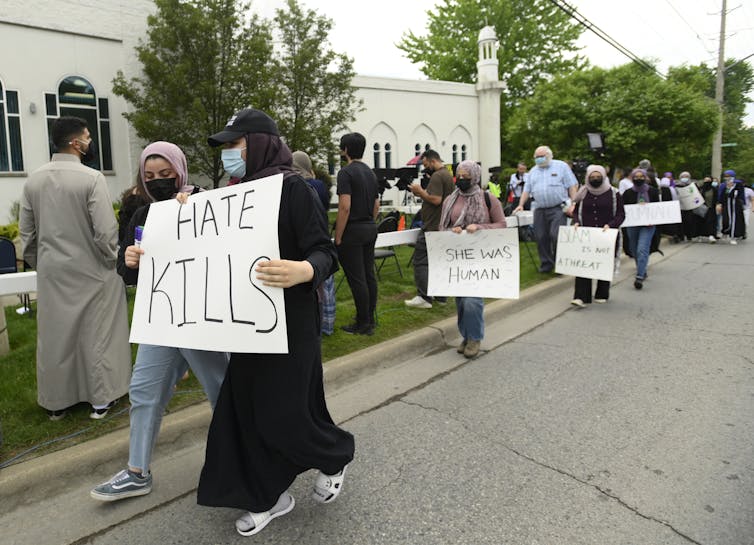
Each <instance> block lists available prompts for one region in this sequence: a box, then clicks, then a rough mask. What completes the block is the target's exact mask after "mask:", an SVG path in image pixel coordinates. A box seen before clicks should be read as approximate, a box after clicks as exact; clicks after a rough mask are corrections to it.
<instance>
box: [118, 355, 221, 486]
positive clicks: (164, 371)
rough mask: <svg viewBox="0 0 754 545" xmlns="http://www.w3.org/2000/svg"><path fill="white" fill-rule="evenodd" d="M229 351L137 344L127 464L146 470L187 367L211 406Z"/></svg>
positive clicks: (215, 398)
mask: <svg viewBox="0 0 754 545" xmlns="http://www.w3.org/2000/svg"><path fill="white" fill-rule="evenodd" d="M228 359H229V355H228V354H227V353H225V352H208V351H206V350H194V349H191V348H174V347H171V346H155V345H151V344H140V345H139V350H138V352H137V353H136V363H135V364H134V370H133V375H131V387H130V389H129V397H130V398H131V435H130V443H129V458H128V465H129V467H132V468H138V469H141V470H142V472H146V471H148V470H149V463H150V461H151V458H152V450H153V449H154V444H155V442H156V441H157V434H158V433H159V431H160V424H162V415H163V413H164V412H165V407H167V405H168V402H169V401H170V398H171V397H173V391H174V387H175V384H176V382H178V380H179V379H180V378H181V376H182V375H183V373H185V372H186V370H187V369H188V367H191V370H192V371H193V372H194V374H195V375H196V378H197V379H199V382H201V384H202V386H203V387H204V391H205V393H206V394H207V398H208V399H209V402H210V404H211V405H212V407H213V408H214V406H215V403H216V402H217V396H218V395H219V393H220V386H222V383H223V380H224V379H225V371H226V369H227V368H228Z"/></svg>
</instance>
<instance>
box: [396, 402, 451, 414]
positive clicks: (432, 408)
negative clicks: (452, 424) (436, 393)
mask: <svg viewBox="0 0 754 545" xmlns="http://www.w3.org/2000/svg"><path fill="white" fill-rule="evenodd" d="M398 402H399V403H404V404H406V405H412V406H414V407H419V408H420V409H424V410H425V411H434V412H436V413H438V414H442V415H445V413H444V412H442V411H441V410H440V409H438V408H437V407H427V406H426V405H422V404H421V403H416V402H415V401H406V400H405V399H399V400H398ZM451 418H452V417H451Z"/></svg>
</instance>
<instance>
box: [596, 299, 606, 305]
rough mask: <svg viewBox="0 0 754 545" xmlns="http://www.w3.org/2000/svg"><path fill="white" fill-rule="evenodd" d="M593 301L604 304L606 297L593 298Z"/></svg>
mask: <svg viewBox="0 0 754 545" xmlns="http://www.w3.org/2000/svg"><path fill="white" fill-rule="evenodd" d="M594 302H595V303H600V304H605V303H607V299H595V300H594Z"/></svg>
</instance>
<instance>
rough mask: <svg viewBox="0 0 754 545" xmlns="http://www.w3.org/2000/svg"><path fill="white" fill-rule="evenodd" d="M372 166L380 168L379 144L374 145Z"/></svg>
mask: <svg viewBox="0 0 754 545" xmlns="http://www.w3.org/2000/svg"><path fill="white" fill-rule="evenodd" d="M374 168H380V145H379V144H375V145H374Z"/></svg>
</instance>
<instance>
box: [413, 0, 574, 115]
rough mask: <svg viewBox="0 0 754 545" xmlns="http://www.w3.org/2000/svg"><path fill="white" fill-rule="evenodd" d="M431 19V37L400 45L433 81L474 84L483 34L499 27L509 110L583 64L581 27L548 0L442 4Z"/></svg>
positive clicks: (452, 1)
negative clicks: (578, 41) (485, 29)
mask: <svg viewBox="0 0 754 545" xmlns="http://www.w3.org/2000/svg"><path fill="white" fill-rule="evenodd" d="M427 17H428V18H429V25H428V26H429V32H428V34H427V35H426V36H418V35H416V34H414V33H413V32H409V33H408V34H406V35H404V37H403V39H402V40H401V42H400V43H399V44H398V47H399V48H400V49H402V50H403V51H405V52H406V56H407V57H408V58H409V60H411V61H412V62H414V63H420V64H421V65H422V66H421V70H422V72H424V74H425V75H427V76H428V77H429V78H430V79H438V80H446V81H457V82H465V83H474V82H475V81H476V63H477V60H478V57H479V50H478V46H477V38H478V36H479V31H480V30H481V28H482V27H484V26H487V25H491V26H493V27H494V28H495V32H496V34H497V36H498V39H499V40H500V49H499V51H498V61H499V65H500V68H499V71H500V79H501V80H502V81H504V82H506V84H507V86H508V88H507V91H506V93H505V95H504V97H503V99H504V101H505V104H506V105H507V106H512V105H515V104H516V103H518V101H519V100H520V99H522V98H524V97H527V96H529V95H531V93H532V92H533V90H534V89H535V88H536V86H537V85H538V84H539V83H540V82H541V81H545V80H547V79H549V78H550V77H551V76H553V75H557V74H562V73H567V72H570V71H572V70H574V69H576V68H577V67H579V66H580V65H581V64H582V63H583V61H582V59H581V58H580V57H578V56H577V55H576V54H575V53H576V51H577V46H576V39H577V38H578V37H579V35H580V33H581V30H582V29H581V27H579V26H578V25H577V24H576V23H575V22H574V21H573V20H571V19H570V17H569V16H568V15H567V14H566V13H564V12H563V11H561V10H560V9H558V8H557V7H556V6H554V5H553V4H552V3H551V2H549V1H548V0H444V2H443V3H442V4H440V5H438V6H436V7H435V8H433V9H432V10H431V11H430V12H428V13H427Z"/></svg>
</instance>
